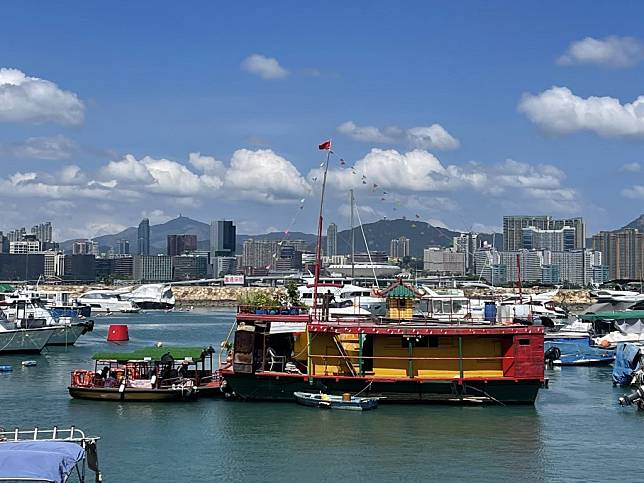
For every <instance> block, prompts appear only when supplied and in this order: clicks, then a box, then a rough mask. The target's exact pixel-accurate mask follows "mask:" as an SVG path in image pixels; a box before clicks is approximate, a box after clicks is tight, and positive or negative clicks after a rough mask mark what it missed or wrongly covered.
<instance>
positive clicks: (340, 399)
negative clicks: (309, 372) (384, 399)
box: [293, 392, 379, 411]
mask: <svg viewBox="0 0 644 483" xmlns="http://www.w3.org/2000/svg"><path fill="white" fill-rule="evenodd" d="M293 396H294V397H295V401H296V402H297V403H298V404H301V405H303V406H310V407H314V408H321V409H344V410H348V411H367V410H369V409H376V408H377V407H378V399H379V398H377V397H359V396H351V395H350V394H344V395H342V396H334V395H332V394H323V393H320V394H314V393H310V392H294V393H293Z"/></svg>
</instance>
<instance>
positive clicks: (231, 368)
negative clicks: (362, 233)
mask: <svg viewBox="0 0 644 483" xmlns="http://www.w3.org/2000/svg"><path fill="white" fill-rule="evenodd" d="M382 294H383V296H384V297H386V298H387V305H388V314H387V317H383V318H373V317H370V318H358V317H353V318H351V317H349V318H346V317H337V318H333V317H329V318H327V319H322V318H319V317H316V316H315V315H311V316H309V315H301V314H299V315H278V314H276V315H265V314H258V313H256V312H258V311H257V310H248V309H246V308H243V307H242V308H240V311H239V313H238V314H237V317H236V322H235V324H236V325H235V330H234V342H232V343H228V344H225V346H226V347H229V348H230V354H229V357H228V361H229V362H228V363H227V364H226V365H225V366H223V367H222V370H221V373H222V376H223V378H224V380H225V384H226V390H227V391H229V392H230V393H232V394H233V395H235V396H237V397H239V398H241V399H260V400H293V398H294V396H293V394H294V393H295V392H308V393H311V392H317V391H322V392H324V393H326V394H330V395H340V394H342V393H352V394H355V393H360V394H363V395H364V396H365V397H385V398H386V399H385V401H386V402H443V403H503V404H515V403H516V404H533V403H534V401H535V399H536V397H537V394H538V391H539V388H540V387H541V386H542V384H543V383H544V365H543V354H544V352H543V327H541V326H524V325H518V324H510V325H477V324H472V323H467V322H466V321H460V322H459V323H453V324H444V323H440V324H437V323H435V322H432V321H429V320H420V319H418V318H414V317H413V316H412V315H413V307H414V300H415V299H416V298H417V291H415V290H412V288H411V287H410V286H409V284H406V283H404V282H401V281H398V282H396V283H394V284H392V286H390V287H388V288H387V289H385V290H383V293H382Z"/></svg>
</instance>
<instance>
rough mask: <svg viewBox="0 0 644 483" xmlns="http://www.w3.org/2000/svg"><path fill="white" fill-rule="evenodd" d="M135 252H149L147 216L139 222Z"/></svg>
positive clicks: (148, 221) (139, 253) (145, 253)
mask: <svg viewBox="0 0 644 483" xmlns="http://www.w3.org/2000/svg"><path fill="white" fill-rule="evenodd" d="M136 253H137V255H142V256H146V255H149V254H150V220H148V219H147V218H143V220H141V223H139V231H138V236H137V251H136ZM170 278H172V277H170Z"/></svg>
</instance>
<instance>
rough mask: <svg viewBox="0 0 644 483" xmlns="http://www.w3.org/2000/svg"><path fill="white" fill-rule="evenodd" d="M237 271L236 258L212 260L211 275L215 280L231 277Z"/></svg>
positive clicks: (216, 258)
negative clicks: (226, 276)
mask: <svg viewBox="0 0 644 483" xmlns="http://www.w3.org/2000/svg"><path fill="white" fill-rule="evenodd" d="M236 271H237V257H215V258H214V259H213V260H212V273H213V276H214V277H215V278H219V277H223V276H224V275H231V274H234V273H235V272H236Z"/></svg>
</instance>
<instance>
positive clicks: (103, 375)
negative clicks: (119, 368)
mask: <svg viewBox="0 0 644 483" xmlns="http://www.w3.org/2000/svg"><path fill="white" fill-rule="evenodd" d="M109 375H110V366H103V369H102V370H101V379H103V380H104V381H105V380H106V379H107V377H108V376H109Z"/></svg>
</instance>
